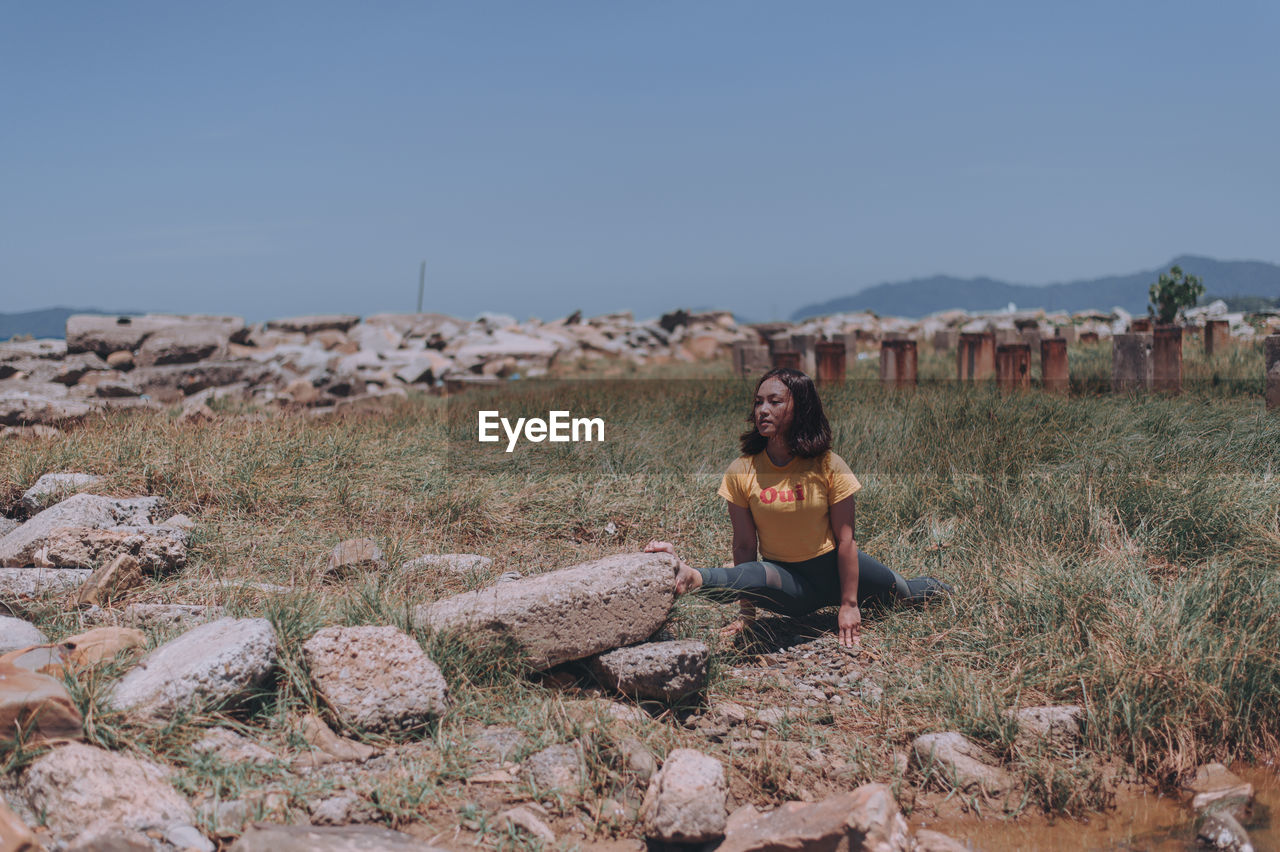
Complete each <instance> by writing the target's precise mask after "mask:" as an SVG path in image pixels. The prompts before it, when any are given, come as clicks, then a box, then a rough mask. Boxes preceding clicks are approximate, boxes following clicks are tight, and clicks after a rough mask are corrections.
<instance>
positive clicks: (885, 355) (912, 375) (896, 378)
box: [880, 339, 916, 388]
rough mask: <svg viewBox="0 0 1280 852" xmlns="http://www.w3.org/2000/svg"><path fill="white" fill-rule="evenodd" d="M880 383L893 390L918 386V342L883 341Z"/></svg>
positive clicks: (881, 345)
mask: <svg viewBox="0 0 1280 852" xmlns="http://www.w3.org/2000/svg"><path fill="white" fill-rule="evenodd" d="M880 383H881V384H882V385H884V386H886V387H893V388H907V387H915V386H916V342H915V341H914V340H903V339H899V340H885V341H881V343H880Z"/></svg>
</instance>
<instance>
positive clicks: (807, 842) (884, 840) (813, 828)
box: [718, 784, 911, 852]
mask: <svg viewBox="0 0 1280 852" xmlns="http://www.w3.org/2000/svg"><path fill="white" fill-rule="evenodd" d="M910 848H911V842H910V839H909V837H908V833H907V821H906V820H905V819H904V818H903V816H902V814H901V812H900V811H899V809H898V803H897V802H896V801H895V800H894V798H893V794H892V792H891V791H890V790H889V788H888V787H886V786H884V785H883V784H864V785H863V786H861V787H859V788H858V789H856V790H854V791H853V792H851V793H838V794H836V795H834V796H831V797H829V798H827V799H823V800H822V801H821V802H787V803H785V804H783V805H781V806H780V807H778V808H776V809H774V810H772V811H769V812H768V813H763V814H762V813H759V812H758V811H756V809H755V808H753V807H751V806H750V805H748V806H746V807H744V808H741V809H739V810H737V811H734V812H733V815H732V816H730V817H729V820H728V825H727V827H726V830H725V839H724V843H722V844H721V845H720V846H719V847H718V852H720V851H722V852H765V850H771V851H772V850H784V849H790V850H818V849H849V850H854V849H865V850H868V852H872V850H874V852H907V850H908V849H910Z"/></svg>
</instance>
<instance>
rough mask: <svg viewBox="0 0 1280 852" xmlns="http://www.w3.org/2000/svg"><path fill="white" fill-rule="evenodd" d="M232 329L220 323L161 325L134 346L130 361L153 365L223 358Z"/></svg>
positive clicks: (139, 364) (147, 365)
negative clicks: (136, 346) (139, 343)
mask: <svg viewBox="0 0 1280 852" xmlns="http://www.w3.org/2000/svg"><path fill="white" fill-rule="evenodd" d="M240 327H241V328H243V325H241V326H240ZM236 330H237V329H236V328H235V327H233V326H230V325H226V324H222V323H182V324H181V325H175V326H169V327H168V328H162V329H160V330H159V331H157V332H155V333H154V334H151V335H149V336H148V337H147V339H146V340H145V341H143V343H142V345H141V346H139V347H138V353H137V356H136V357H135V358H134V362H135V363H136V364H137V365H138V366H139V367H154V366H156V365H158V364H192V363H195V362H196V361H203V360H205V359H206V358H225V357H226V355H227V346H228V345H229V344H230V343H231V335H232V334H233V333H235V331H236Z"/></svg>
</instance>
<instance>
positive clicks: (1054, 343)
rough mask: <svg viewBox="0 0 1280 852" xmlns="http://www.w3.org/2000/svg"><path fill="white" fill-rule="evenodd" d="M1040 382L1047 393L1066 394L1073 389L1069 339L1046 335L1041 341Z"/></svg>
mask: <svg viewBox="0 0 1280 852" xmlns="http://www.w3.org/2000/svg"><path fill="white" fill-rule="evenodd" d="M1040 383H1041V385H1042V386H1043V387H1044V389H1045V391H1046V392H1047V393H1060V394H1065V393H1066V392H1067V391H1069V390H1070V389H1071V372H1070V370H1069V368H1068V367H1067V341H1066V340H1064V339H1063V338H1061V337H1046V338H1044V339H1043V340H1041V341H1040Z"/></svg>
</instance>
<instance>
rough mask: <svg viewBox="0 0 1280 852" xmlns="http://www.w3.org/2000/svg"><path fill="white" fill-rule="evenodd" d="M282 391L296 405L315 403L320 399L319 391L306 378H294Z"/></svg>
mask: <svg viewBox="0 0 1280 852" xmlns="http://www.w3.org/2000/svg"><path fill="white" fill-rule="evenodd" d="M284 392H285V393H286V394H288V395H289V398H290V399H292V400H293V401H294V402H296V403H297V404H298V405H315V404H316V403H317V402H319V401H320V391H318V390H316V386H315V385H313V384H311V382H309V381H307V380H306V379H294V380H293V381H292V382H289V384H287V385H285V388H284Z"/></svg>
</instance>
